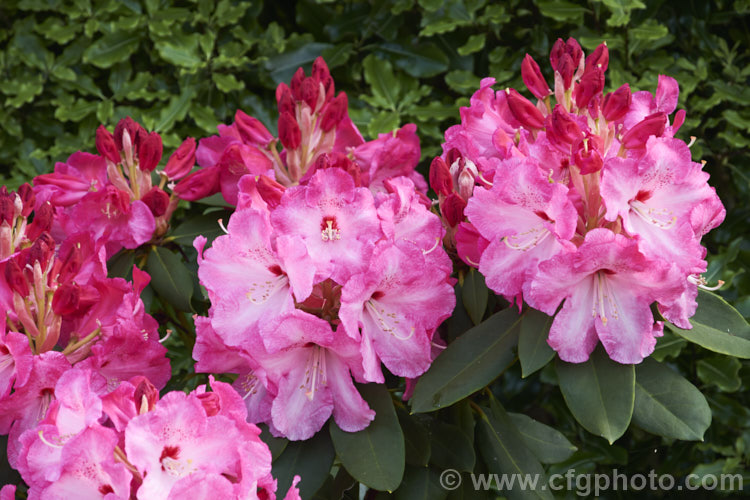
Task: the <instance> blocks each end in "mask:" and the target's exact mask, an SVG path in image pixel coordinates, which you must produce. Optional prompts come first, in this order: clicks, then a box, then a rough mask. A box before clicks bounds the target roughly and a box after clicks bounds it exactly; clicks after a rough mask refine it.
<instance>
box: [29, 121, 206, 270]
mask: <svg viewBox="0 0 750 500" xmlns="http://www.w3.org/2000/svg"><path fill="white" fill-rule="evenodd" d="M96 148H97V150H98V151H99V155H93V154H89V153H83V152H78V153H74V154H73V155H71V156H70V158H68V160H67V161H66V162H64V163H58V164H57V165H56V166H55V171H54V173H51V174H44V175H40V176H37V177H36V178H35V179H34V192H35V195H36V207H37V209H39V208H40V207H42V206H44V205H45V204H46V203H49V204H50V205H51V207H53V209H54V225H53V228H52V234H53V236H55V238H56V239H57V240H61V239H63V238H64V237H65V236H66V235H71V234H74V233H78V232H81V231H86V232H91V233H92V235H93V237H94V239H95V240H96V241H97V242H101V243H102V244H104V245H106V248H107V251H108V253H109V255H112V254H114V253H115V252H117V251H118V250H119V249H121V248H123V247H124V248H136V247H138V246H140V245H142V244H143V243H145V242H147V241H149V240H151V239H152V238H155V237H160V236H162V235H164V234H165V233H166V232H167V229H168V227H169V224H168V221H169V219H170V217H171V215H172V213H173V212H174V210H175V208H176V207H177V201H178V199H177V196H176V195H175V194H173V195H171V196H170V195H169V194H167V192H166V191H165V190H164V187H165V184H166V182H167V180H176V179H179V178H181V177H184V176H185V175H186V174H187V172H189V170H190V169H191V168H192V166H193V164H194V163H195V160H194V158H195V154H194V153H195V140H194V139H192V138H189V139H187V140H186V141H185V143H183V145H182V146H180V148H179V149H178V150H177V151H176V152H175V153H174V154H173V155H172V156H171V157H170V158H169V161H168V162H167V167H166V169H165V172H162V173H161V180H162V181H161V183H160V184H159V185H153V183H152V175H151V172H152V171H153V170H154V169H155V168H156V167H157V165H158V164H159V161H160V160H161V156H162V142H161V137H160V136H159V134H157V133H156V132H150V133H148V132H146V130H144V129H143V127H141V126H140V125H139V124H138V123H136V122H135V121H133V120H132V119H131V118H130V117H128V118H125V119H123V120H120V122H119V123H118V124H117V126H116V127H115V131H114V134H112V133H111V132H109V131H108V130H107V129H106V128H105V127H104V126H103V125H102V126H100V127H99V128H98V129H97V131H96Z"/></svg>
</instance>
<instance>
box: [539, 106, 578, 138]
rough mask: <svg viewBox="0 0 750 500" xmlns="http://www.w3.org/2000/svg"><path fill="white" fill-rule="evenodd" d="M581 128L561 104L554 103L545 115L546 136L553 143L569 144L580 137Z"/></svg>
mask: <svg viewBox="0 0 750 500" xmlns="http://www.w3.org/2000/svg"><path fill="white" fill-rule="evenodd" d="M582 135H583V134H582V133H581V128H580V127H579V126H578V124H577V123H576V121H575V120H574V119H573V117H572V116H571V115H570V113H568V112H567V111H565V108H563V107H562V106H561V105H559V104H556V105H555V107H554V109H553V110H552V114H550V115H548V116H547V138H548V139H549V140H550V141H551V142H552V143H554V144H558V145H566V144H567V145H570V144H573V143H574V142H576V141H578V140H579V139H581V136H582Z"/></svg>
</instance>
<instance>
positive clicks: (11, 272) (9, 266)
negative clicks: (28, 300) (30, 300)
mask: <svg viewBox="0 0 750 500" xmlns="http://www.w3.org/2000/svg"><path fill="white" fill-rule="evenodd" d="M4 271H5V281H7V282H8V286H10V287H11V288H12V289H13V291H15V292H18V294H19V295H20V296H21V297H26V296H27V295H28V294H29V284H28V282H27V281H26V276H24V274H23V269H21V266H20V265H18V262H16V259H8V260H7V261H6V262H5V269H4Z"/></svg>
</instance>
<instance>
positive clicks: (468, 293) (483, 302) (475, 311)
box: [461, 268, 489, 325]
mask: <svg viewBox="0 0 750 500" xmlns="http://www.w3.org/2000/svg"><path fill="white" fill-rule="evenodd" d="M461 292H462V293H461V298H462V299H463V303H464V307H465V308H466V312H468V313H469V317H471V321H472V322H474V324H475V325H478V324H479V323H481V322H482V318H483V317H484V311H485V310H486V309H487V299H488V298H489V290H488V289H487V285H485V284H484V276H482V275H481V274H479V272H478V271H477V270H476V269H473V268H472V269H471V270H470V271H469V272H468V273H467V274H466V276H464V285H463V288H462V289H461Z"/></svg>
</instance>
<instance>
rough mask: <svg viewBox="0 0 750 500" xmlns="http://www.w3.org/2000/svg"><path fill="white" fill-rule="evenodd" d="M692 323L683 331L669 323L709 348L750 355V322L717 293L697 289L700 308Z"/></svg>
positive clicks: (734, 354) (681, 332) (688, 338)
mask: <svg viewBox="0 0 750 500" xmlns="http://www.w3.org/2000/svg"><path fill="white" fill-rule="evenodd" d="M690 324H692V325H693V328H692V329H690V330H683V329H682V328H677V327H676V326H674V325H673V324H671V323H666V325H667V326H668V327H669V329H670V330H672V331H673V332H674V333H676V334H677V335H679V336H681V337H683V338H684V339H686V340H688V341H690V342H693V343H696V344H698V345H700V346H701V347H704V348H706V349H708V350H710V351H714V352H718V353H721V354H727V355H729V356H734V357H736V358H744V359H748V358H750V325H748V323H747V321H745V319H744V318H743V317H742V316H741V315H740V313H738V312H737V310H736V309H734V308H733V307H732V306H730V305H729V304H727V302H726V301H725V300H724V299H722V298H721V297H719V296H718V295H715V294H713V293H709V292H704V291H703V290H699V291H698V310H697V311H696V312H695V315H694V316H693V317H692V318H690Z"/></svg>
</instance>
